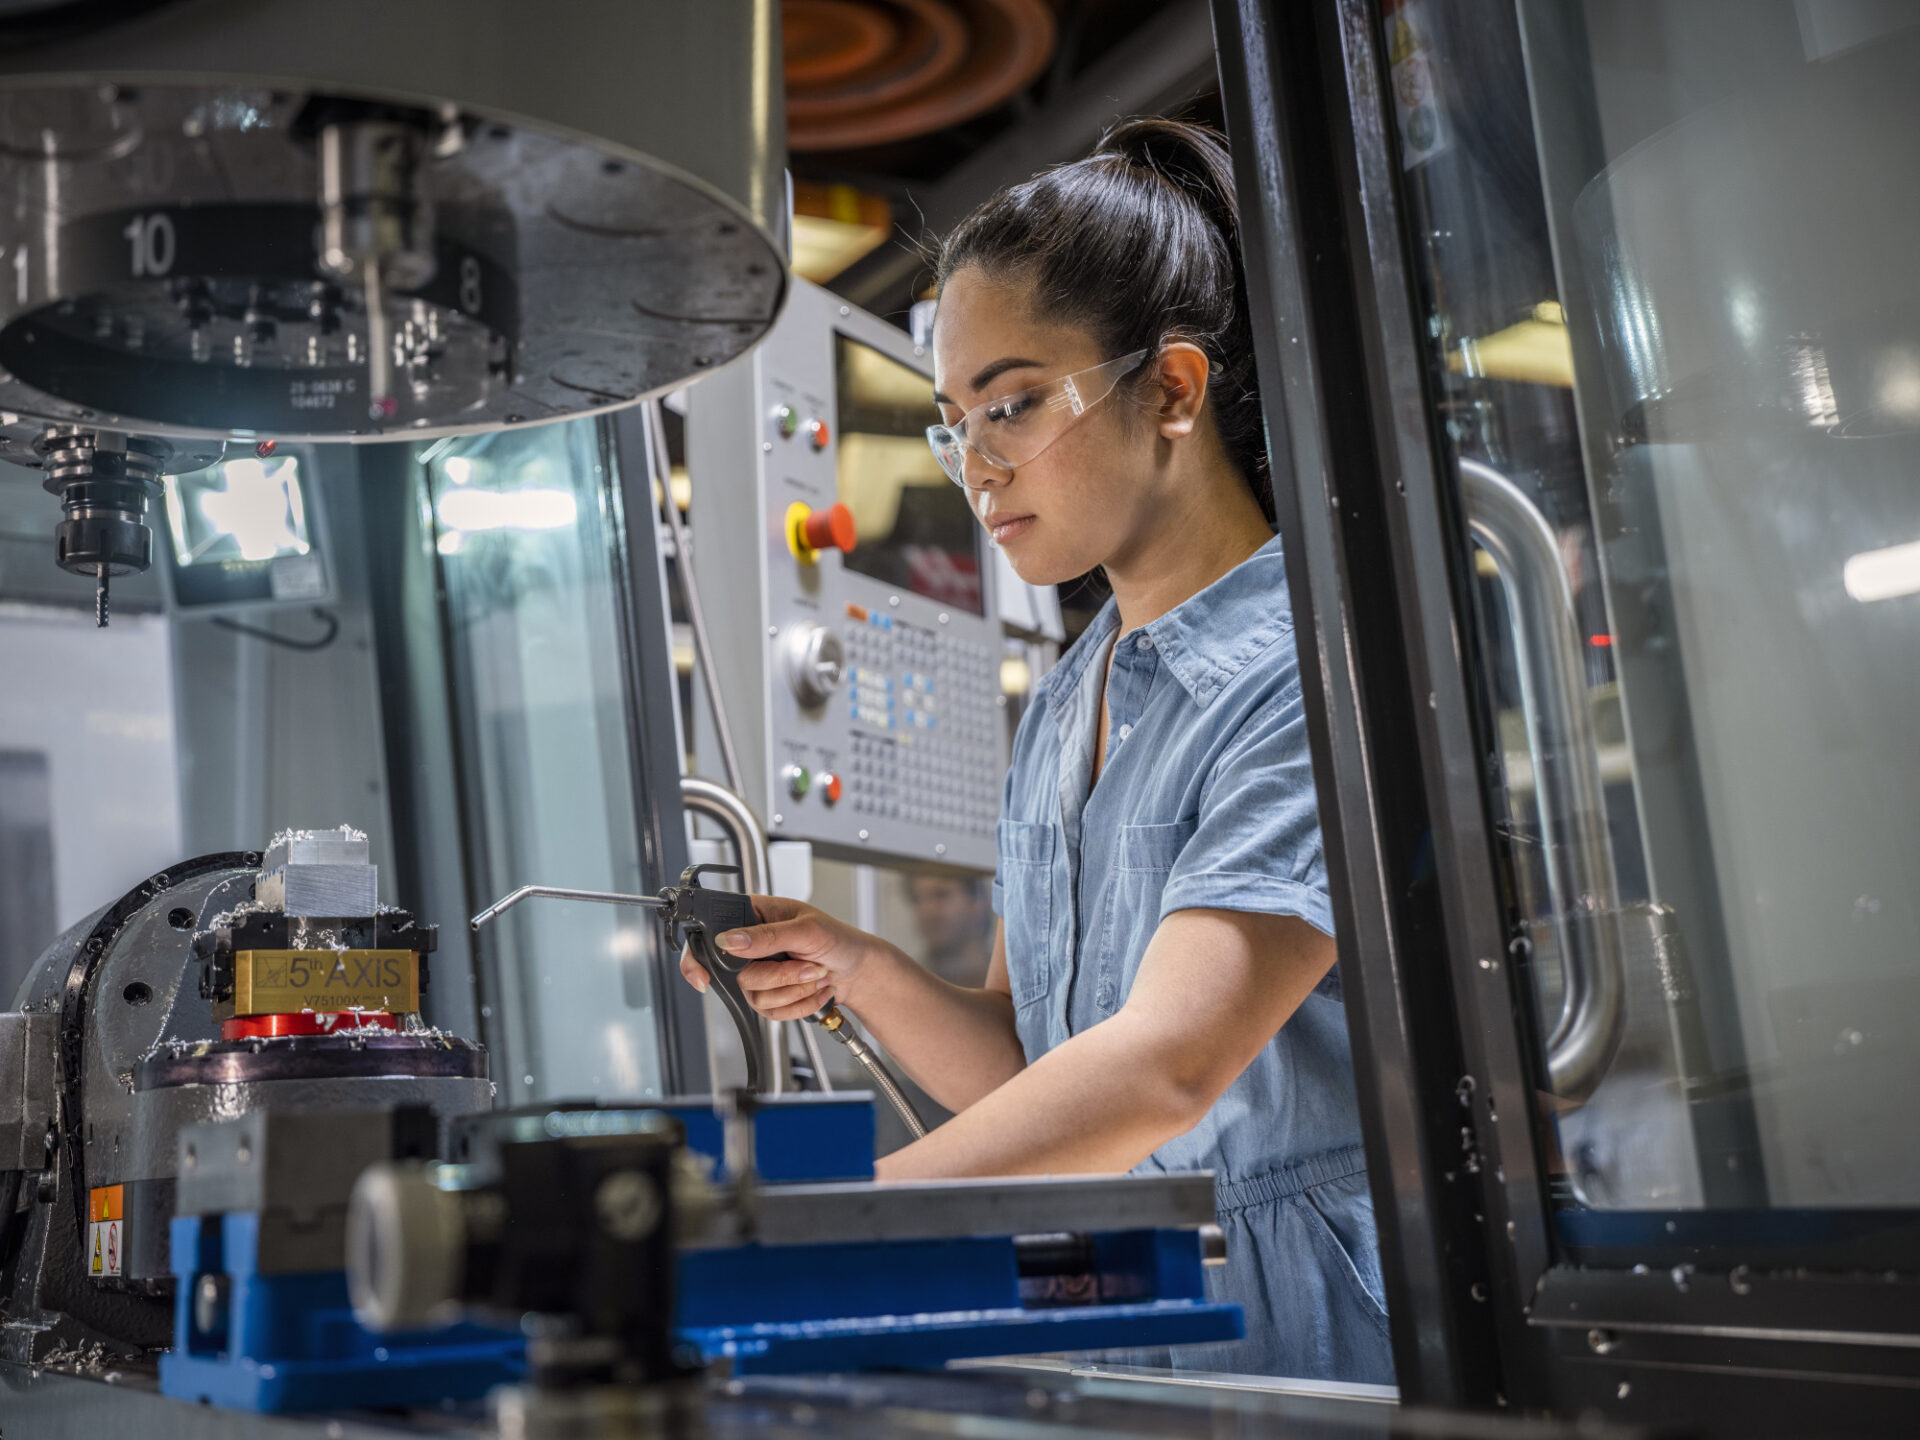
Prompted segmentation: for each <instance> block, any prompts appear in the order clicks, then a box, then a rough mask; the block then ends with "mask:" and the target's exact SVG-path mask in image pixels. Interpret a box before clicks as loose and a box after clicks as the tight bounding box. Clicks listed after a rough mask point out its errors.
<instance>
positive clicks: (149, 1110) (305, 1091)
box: [87, 1075, 493, 1185]
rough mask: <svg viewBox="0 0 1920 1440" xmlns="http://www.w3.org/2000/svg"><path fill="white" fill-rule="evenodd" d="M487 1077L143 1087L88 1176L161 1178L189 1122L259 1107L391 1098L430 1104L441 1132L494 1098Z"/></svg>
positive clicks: (324, 1107)
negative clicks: (120, 1142) (120, 1132)
mask: <svg viewBox="0 0 1920 1440" xmlns="http://www.w3.org/2000/svg"><path fill="white" fill-rule="evenodd" d="M492 1097H493V1085H492V1082H490V1081H488V1080H486V1079H484V1078H483V1079H470V1078H466V1077H450V1076H427V1077H414V1076H392V1075H379V1076H362V1077H358V1078H354V1079H334V1080H269V1081H263V1082H260V1083H257V1084H241V1085H170V1086H167V1087H166V1088H164V1089H159V1090H142V1091H141V1092H140V1093H139V1094H137V1095H135V1096H134V1097H133V1105H132V1107H131V1112H130V1119H131V1122H132V1123H131V1125H130V1127H129V1133H128V1135H127V1137H126V1144H125V1145H124V1146H123V1147H122V1148H121V1149H120V1150H119V1151H117V1152H115V1153H113V1154H111V1155H106V1156H102V1157H101V1158H100V1159H99V1160H97V1161H93V1162H91V1163H90V1168H89V1170H88V1172H87V1174H88V1178H89V1181H90V1183H92V1184H96V1185H115V1184H120V1183H122V1182H124V1181H129V1180H148V1179H161V1178H166V1177H168V1176H171V1175H173V1174H174V1173H175V1171H174V1166H175V1164H176V1163H177V1153H176V1150H175V1145H176V1140H175V1137H176V1136H178V1135H179V1133H180V1132H181V1131H182V1130H184V1129H186V1128H187V1127H188V1126H190V1125H201V1124H205V1123H206V1122H208V1121H214V1120H222V1119H226V1118H229V1117H233V1116H239V1115H246V1114H250V1113H252V1112H254V1111H259V1110H272V1111H275V1112H279V1113H281V1114H302V1115H305V1114H312V1113H313V1112H328V1111H360V1112H365V1111H368V1110H378V1109H382V1108H385V1107H387V1106H393V1105H428V1106H431V1107H432V1108H433V1111H434V1114H435V1116H436V1118H437V1119H438V1120H439V1122H440V1125H441V1129H442V1134H443V1138H444V1131H445V1127H446V1123H447V1121H448V1120H450V1119H451V1118H452V1117H453V1116H455V1115H469V1114H472V1113H474V1112H475V1111H478V1110H485V1109H487V1108H488V1107H489V1106H490V1105H491V1104H492V1103H493V1098H492Z"/></svg>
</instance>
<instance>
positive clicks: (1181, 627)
mask: <svg viewBox="0 0 1920 1440" xmlns="http://www.w3.org/2000/svg"><path fill="white" fill-rule="evenodd" d="M1286 582H1287V572H1286V562H1285V561H1284V560H1283V559H1282V558H1281V554H1280V537H1279V536H1278V535H1276V536H1274V537H1273V538H1272V539H1271V540H1269V541H1267V543H1266V544H1264V545H1262V546H1261V547H1260V548H1259V549H1258V550H1256V551H1254V552H1253V554H1251V555H1249V556H1248V557H1247V558H1246V559H1245V560H1243V561H1242V562H1241V563H1240V564H1238V565H1236V566H1234V567H1233V569H1231V570H1229V571H1228V572H1227V573H1226V574H1225V575H1222V576H1221V577H1220V578H1219V579H1218V580H1216V581H1214V582H1213V583H1212V584H1211V585H1209V586H1207V588H1206V589H1204V590H1202V591H1200V592H1199V593H1198V594H1197V595H1191V596H1189V597H1188V598H1187V599H1185V600H1182V601H1181V602H1180V603H1179V604H1178V605H1176V606H1174V607H1173V609H1171V610H1169V611H1168V612H1167V613H1166V614H1164V615H1162V616H1161V617H1160V618H1159V619H1157V620H1155V621H1153V622H1151V623H1150V624H1147V625H1143V626H1141V627H1140V630H1141V631H1144V632H1145V633H1146V634H1147V635H1149V636H1151V637H1152V639H1153V647H1154V650H1155V651H1156V652H1157V653H1158V654H1159V656H1160V659H1161V660H1162V661H1163V662H1164V663H1165V665H1166V667H1167V669H1168V671H1169V672H1171V673H1172V675H1173V677H1174V678H1175V679H1176V680H1178V681H1179V682H1180V685H1181V687H1182V688H1183V689H1185V690H1186V692H1187V693H1188V694H1189V695H1191V696H1192V697H1193V701H1194V703H1195V704H1196V705H1198V706H1199V707H1200V708H1201V709H1203V710H1204V709H1206V708H1207V706H1208V705H1210V704H1212V703H1213V699H1214V697H1215V696H1217V695H1218V694H1219V693H1220V692H1221V691H1222V690H1224V689H1226V687H1227V684H1228V682H1230V681H1231V680H1232V679H1233V677H1234V676H1236V675H1238V674H1239V673H1240V672H1241V671H1242V670H1244V669H1245V668H1246V667H1247V665H1248V664H1249V663H1250V662H1251V661H1252V660H1253V659H1254V658H1255V657H1257V656H1258V655H1260V654H1261V653H1262V652H1263V651H1265V650H1266V649H1267V648H1268V647H1269V646H1271V645H1272V644H1273V642H1274V641H1276V640H1278V639H1279V638H1280V637H1281V636H1282V635H1284V634H1286V633H1287V631H1288V630H1289V629H1291V628H1292V625H1293V616H1292V612H1291V609H1290V607H1289V605H1288V602H1287V584H1286ZM1119 628H1120V611H1119V607H1118V606H1117V605H1116V603H1115V602H1114V600H1113V598H1112V597H1111V596H1109V597H1108V598H1107V603H1106V604H1105V605H1102V606H1101V607H1100V613H1099V614H1098V615H1096V616H1094V618H1093V623H1092V624H1090V625H1088V626H1087V629H1086V633H1085V634H1083V635H1081V637H1080V638H1079V639H1078V640H1076V641H1074V643H1073V645H1072V647H1071V648H1070V649H1069V650H1068V651H1067V653H1066V654H1065V655H1063V656H1061V657H1060V663H1059V664H1058V665H1056V666H1054V668H1053V670H1052V672H1051V673H1050V674H1049V675H1047V677H1046V678H1045V679H1044V680H1042V681H1041V682H1040V684H1039V686H1038V687H1036V688H1037V692H1038V694H1039V695H1040V696H1041V697H1042V698H1045V699H1047V700H1049V701H1051V700H1052V699H1053V697H1054V696H1055V695H1057V694H1062V693H1067V692H1070V691H1071V689H1072V687H1073V686H1074V685H1076V684H1078V683H1079V680H1080V676H1081V675H1082V674H1083V673H1084V672H1085V670H1086V668H1087V666H1088V665H1090V664H1092V663H1093V661H1094V659H1095V658H1096V657H1097V656H1099V655H1101V654H1103V653H1104V652H1105V650H1106V641H1107V639H1108V637H1109V636H1111V635H1112V634H1113V633H1114V632H1115V631H1117V630H1118V629H1119ZM1136 633H1138V632H1136Z"/></svg>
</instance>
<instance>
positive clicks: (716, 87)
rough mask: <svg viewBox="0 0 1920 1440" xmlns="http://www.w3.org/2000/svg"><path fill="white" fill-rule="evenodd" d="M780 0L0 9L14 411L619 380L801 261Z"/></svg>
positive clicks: (742, 332) (3, 354) (748, 310)
mask: <svg viewBox="0 0 1920 1440" xmlns="http://www.w3.org/2000/svg"><path fill="white" fill-rule="evenodd" d="M778 45H779V27H778V23H777V20H776V15H775V4H774V0H704V3H702V4H699V5H689V4H686V3H684V0H568V3H566V4H564V5H543V6H535V5H527V4H525V3H521V0H330V3H328V4H326V5H315V4H312V3H311V0H172V3H165V0H162V3H139V0H76V3H68V4H64V5H52V4H27V5H19V4H14V5H9V6H4V7H0V197H4V203H0V370H3V371H4V374H0V412H6V413H4V414H0V422H4V423H13V422H15V421H16V418H17V417H20V416H26V417H31V418H33V419H37V420H43V421H46V422H49V423H51V424H54V425H62V426H74V427H83V428H85V429H87V430H91V431H106V432H122V433H129V434H142V435H160V436H173V437H200V438H219V439H225V438H234V437H251V436H263V437H273V438H276V439H283V440H284V439H314V440H340V439H375V438H379V437H381V436H391V435H393V434H395V433H405V434H410V435H442V434H452V433H457V432H462V431H469V430H488V429H497V428H500V427H502V426H510V425H518V424H523V423H526V424H531V423H536V422H540V421H545V420H551V419H556V418H560V417H563V416H568V415H579V414H582V413H585V412H590V411H597V410H604V409H608V408H611V407H614V406H618V405H622V404H625V403H627V402H629V401H632V400H636V399H639V398H641V397H642V396H645V395H648V394H652V393H655V392H658V391H661V390H664V389H667V388H669V387H672V386H675V385H678V384H681V383H683V382H685V381H686V380H687V379H689V378H691V377H694V376H697V375H699V374H701V373H703V372H704V371H706V370H708V369H711V368H714V367H717V366H719V365H722V364H724V363H726V361H728V360H729V359H731V358H733V357H734V356H735V355H738V354H739V353H741V352H742V351H744V350H746V349H747V348H749V347H750V346H752V345H753V344H754V343H755V342H756V341H757V340H759V339H760V337H761V336H762V334H764V333H765V331H766V329H767V328H768V326H769V325H770V324H771V323H772V322H773V319H774V316H775V314H776V313H777V312H778V310H779V308H780V304H781V301H782V299H783V296H784V293H785V288H786V269H785V262H784V258H783V257H784V253H785V246H784V243H783V242H782V241H781V240H780V239H778V238H777V237H779V236H780V235H781V233H782V230H783V227H784V224H785V220H784V208H785V207H784V200H783V198H782V194H783V192H782V188H781V182H780V175H781V170H782V167H783V164H784V154H783V152H782V148H781V137H782V133H783V128H784V119H783V114H782V102H781V90H780V82H779V77H778V73H777V70H776V65H775V57H776V55H777V54H778Z"/></svg>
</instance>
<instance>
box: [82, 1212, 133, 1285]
mask: <svg viewBox="0 0 1920 1440" xmlns="http://www.w3.org/2000/svg"><path fill="white" fill-rule="evenodd" d="M125 1223H126V1222H125V1221H121V1220H96V1221H94V1222H93V1223H92V1224H90V1225H89V1226H87V1273H88V1274H89V1275H118V1274H120V1273H121V1259H122V1253H121V1252H122V1249H123V1246H122V1241H123V1240H124V1238H125V1237H124V1236H123V1235H122V1234H121V1228H120V1227H121V1226H122V1225H123V1224H125Z"/></svg>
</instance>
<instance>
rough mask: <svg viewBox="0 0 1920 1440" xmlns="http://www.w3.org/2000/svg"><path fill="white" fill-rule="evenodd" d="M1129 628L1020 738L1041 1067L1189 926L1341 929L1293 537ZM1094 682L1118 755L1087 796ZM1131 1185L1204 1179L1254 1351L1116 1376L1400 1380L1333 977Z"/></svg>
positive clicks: (1013, 807) (1014, 821)
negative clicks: (1302, 657)
mask: <svg viewBox="0 0 1920 1440" xmlns="http://www.w3.org/2000/svg"><path fill="white" fill-rule="evenodd" d="M1119 628H1120V619H1119V612H1118V610H1117V609H1116V608H1115V606H1114V603H1113V602H1112V601H1111V600H1109V601H1108V602H1107V605H1106V607H1105V608H1104V609H1102V610H1101V612H1100V614H1099V615H1098V616H1097V617H1096V618H1095V620H1094V622H1093V624H1092V625H1091V626H1089V627H1088V629H1087V632H1086V633H1085V634H1084V635H1082V636H1081V637H1080V639H1079V640H1078V641H1076V642H1075V643H1074V645H1073V646H1072V647H1071V648H1070V649H1069V650H1068V651H1067V653H1066V654H1065V655H1064V656H1062V657H1061V660H1060V663H1059V665H1058V666H1056V667H1055V668H1054V670H1053V671H1052V673H1051V674H1049V675H1048V676H1047V677H1046V678H1045V679H1044V680H1042V681H1041V682H1040V684H1039V685H1038V686H1037V687H1036V688H1035V694H1034V700H1033V704H1032V706H1031V708H1030V709H1029V710H1028V712H1027V714H1026V715H1025V716H1024V717H1023V718H1022V720H1021V722H1020V730H1019V734H1018V736H1017V737H1016V739H1015V741H1014V747H1013V765H1012V768H1011V770H1010V771H1009V773H1008V776H1007V785H1006V794H1005V798H1004V801H1003V804H1002V809H1001V817H1002V818H1001V820H1000V826H999V835H998V843H999V870H998V873H997V874H996V875H995V877H994V884H993V904H994V909H995V911H996V912H998V913H999V914H1000V915H1001V916H1002V917H1003V919H1004V920H1005V922H1006V936H1007V970H1008V976H1009V979H1010V981H1011V984H1012V988H1013V1001H1014V1007H1015V1018H1016V1022H1017V1024H1018V1027H1019V1032H1020V1042H1021V1045H1022V1046H1023V1047H1024V1048H1025V1050H1026V1055H1027V1059H1028V1061H1029V1062H1031V1061H1033V1060H1035V1059H1037V1058H1038V1057H1039V1056H1041V1055H1043V1054H1045V1053H1046V1052H1047V1051H1048V1050H1051V1049H1052V1048H1053V1047H1054V1046H1056V1045H1060V1044H1063V1043H1064V1042H1065V1041H1066V1040H1067V1039H1068V1038H1069V1037H1071V1036H1073V1035H1076V1034H1078V1033H1079V1032H1081V1031H1082V1030H1085V1029H1088V1028H1089V1027H1091V1026H1094V1025H1097V1024H1099V1023H1100V1022H1101V1021H1102V1020H1105V1019H1107V1018H1108V1017H1109V1016H1111V1015H1112V1014H1113V1013H1114V1012H1115V1011H1116V1010H1118V1009H1119V1008H1120V1006H1121V1005H1123V1004H1124V1003H1125V1002H1126V999H1127V994H1128V991H1129V990H1130V989H1131V988H1132V986H1133V977H1134V975H1135V974H1136V973H1137V972H1138V970H1139V968H1140V960H1141V957H1142V956H1143V955H1144V954H1145V952H1146V948H1147V942H1148V941H1149V940H1151V939H1152V938H1153V933H1154V931H1155V929H1156V928H1158V926H1159V924H1160V922H1161V920H1163V919H1164V918H1165V917H1166V916H1168V915H1170V914H1172V913H1173V912H1174V911H1176V910H1185V909H1193V908H1209V909H1220V910H1241V911H1255V912H1259V913H1262V914H1272V915H1296V916H1299V917H1300V918H1301V919H1303V920H1305V921H1306V922H1307V923H1308V924H1310V925H1312V926H1314V927H1315V928H1316V929H1318V930H1321V931H1323V932H1325V933H1327V934H1332V933H1333V914H1332V907H1331V905H1330V903H1329V900H1328V896H1327V875H1326V863H1325V859H1324V857H1323V855H1322V852H1321V844H1320V822H1319V816H1318V812H1317V810H1316V808H1315V804H1314V792H1313V773H1312V768H1311V761H1310V759H1309V756H1308V751H1307V730H1306V715H1305V711H1304V708H1303V706H1302V703H1301V698H1300V679H1299V665H1298V661H1297V659H1296V657H1295V654H1294V644H1293V624H1292V619H1291V616H1290V614H1289V611H1288V606H1287V594H1286V583H1285V569H1284V563H1283V561H1282V559H1281V554H1280V541H1279V539H1278V538H1277V537H1276V538H1275V539H1273V540H1271V541H1269V542H1268V543H1267V544H1266V545H1264V546H1262V547H1261V548H1260V550H1258V551H1257V552H1256V553H1255V554H1254V555H1252V556H1251V557H1249V558H1248V559H1247V560H1246V561H1245V562H1244V563H1242V564H1241V565H1239V566H1237V567H1235V568H1234V569H1233V570H1232V571H1230V572H1229V573H1228V574H1226V575H1224V576H1223V577H1221V578H1220V579H1219V580H1217V581H1215V582H1214V583H1213V584H1212V585H1210V586H1208V587H1207V588H1206V589H1205V590H1202V591H1201V592H1200V593H1199V594H1197V595H1195V596H1193V597H1192V598H1191V599H1188V600H1186V601H1184V602H1183V603H1181V604H1180V605H1177V606H1175V607H1174V608H1173V609H1172V610H1169V611H1168V612H1167V613H1166V614H1164V615H1162V616H1161V617H1160V618H1159V619H1157V620H1155V621H1153V622H1152V623H1150V624H1148V625H1144V626H1142V627H1141V628H1139V629H1138V630H1134V631H1131V632H1129V633H1128V634H1127V635H1125V636H1117V632H1118V630H1119ZM1109 655H1111V657H1112V665H1111V669H1110V670H1109V667H1108V664H1107V661H1108V657H1109ZM1103 680H1104V683H1105V689H1106V700H1107V707H1108V725H1109V730H1108V742H1107V753H1106V758H1105V760H1104V762H1103V763H1102V765H1101V767H1100V779H1099V783H1098V784H1095V785H1092V786H1091V787H1090V786H1089V783H1088V782H1089V779H1090V776H1091V773H1092V768H1091V764H1090V760H1091V755H1092V749H1093V745H1094V743H1095V738H1096V736H1097V733H1098V724H1099V713H1100V697H1101V687H1102V682H1103ZM1160 1018H1161V1019H1162V1020H1164V1022H1165V1023H1166V1024H1168V1025H1179V1024H1180V1023H1181V1022H1182V1017H1181V1016H1180V1015H1179V1014H1178V1013H1174V1014H1169V1015H1166V1016H1163V1017H1160ZM1140 1168H1141V1169H1142V1170H1203V1169H1204V1170H1211V1171H1213V1172H1214V1176H1215V1190H1216V1197H1217V1199H1218V1203H1219V1209H1220V1218H1221V1224H1222V1226H1223V1228H1224V1229H1225V1230H1226V1232H1227V1240H1228V1251H1227V1253H1228V1261H1227V1264H1226V1266H1225V1267H1223V1268H1221V1269H1217V1270H1214V1271H1211V1272H1209V1285H1210V1288H1211V1289H1212V1290H1213V1292H1214V1293H1215V1294H1216V1295H1217V1296H1218V1297H1219V1298H1223V1299H1229V1300H1234V1301H1237V1302H1239V1303H1240V1304H1242V1305H1243V1306H1245V1307H1246V1311H1247V1338H1246V1340H1244V1341H1241V1342H1238V1343H1236V1344H1234V1345H1230V1346H1208V1347H1196V1348H1191V1349H1185V1350H1182V1351H1178V1352H1175V1353H1174V1354H1173V1355H1172V1356H1171V1357H1167V1356H1165V1355H1144V1354H1131V1355H1129V1356H1127V1357H1126V1358H1128V1359H1133V1360H1138V1361H1146V1362H1153V1361H1159V1362H1161V1363H1167V1362H1168V1360H1169V1358H1170V1362H1171V1363H1172V1364H1174V1365H1176V1366H1179V1367H1180V1368H1190V1369H1208V1370H1229V1371H1237V1372H1241V1373H1248V1374H1268V1375H1286V1376H1292V1377H1297V1378H1316V1379H1337V1380H1357V1381H1374V1382H1390V1381H1391V1380H1392V1378H1393V1364H1392V1360H1391V1357H1390V1354H1389V1351H1388V1346H1387V1329H1386V1310H1385V1305H1384V1302H1383V1301H1382V1298H1381V1294H1382V1290H1381V1280H1380V1260H1379V1247H1378V1244H1377V1242H1376V1240H1375V1237H1374V1228H1373V1205H1372V1201H1371V1199H1370V1197H1369V1195H1368V1192H1367V1182H1366V1166H1365V1161H1364V1159H1363V1157H1362V1155H1361V1150H1360V1122H1359V1113H1358V1107H1357V1103H1356V1100H1355V1096H1354V1088H1353V1066H1352V1057H1351V1054H1350V1051H1349V1048H1348V1042H1347V1021H1346V1013H1345V1006H1344V1005H1343V1004H1342V1002H1341V994H1340V978H1339V971H1338V970H1337V969H1336V970H1334V971H1333V972H1332V973H1330V974H1329V975H1328V976H1327V978H1326V979H1325V980H1323V981H1322V982H1321V983H1320V985H1319V986H1318V987H1317V988H1316V989H1315V990H1314V992H1313V994H1312V995H1310V996H1309V997H1308V998H1307V1000H1306V1001H1305V1003H1303V1004H1302V1005H1301V1006H1300V1008H1299V1009H1298V1010H1297V1011H1296V1012H1295V1013H1294V1015H1293V1017H1292V1018H1291V1019H1290V1020H1288V1021H1287V1023H1286V1024H1285V1025H1284V1026H1283V1027H1282V1028H1281V1029H1280V1031H1279V1032H1278V1033H1277V1034H1276V1035H1275V1036H1274V1037H1273V1039H1272V1040H1270V1041H1269V1042H1268V1043H1267V1045H1266V1047H1265V1048H1264V1049H1263V1050H1262V1051H1261V1052H1260V1054H1259V1055H1258V1056H1257V1057H1256V1058H1255V1060H1254V1061H1253V1063H1252V1064H1251V1065H1249V1066H1248V1067H1247V1068H1246V1070H1245V1071H1244V1072H1243V1073H1242V1074H1241V1076H1240V1078H1239V1079H1238V1080H1236V1081H1234V1083H1233V1084H1232V1085H1231V1086H1230V1087H1229V1088H1228V1089H1227V1092H1226V1093H1225V1094H1224V1095H1222V1096H1221V1097H1220V1099H1219V1100H1217V1101H1216V1102H1215V1103H1214V1105H1213V1108H1212V1109H1210V1110H1209V1111H1208V1112H1207V1115H1206V1118H1205V1119H1203V1120H1202V1121H1201V1122H1200V1123H1199V1124H1198V1125H1197V1126H1195V1127H1194V1128H1193V1129H1192V1130H1190V1131H1188V1132H1187V1133H1186V1134H1184V1135H1182V1136H1180V1137H1178V1138H1177V1139H1174V1140H1170V1141H1168V1142H1167V1143H1166V1144H1165V1145H1163V1146H1161V1147H1160V1149H1159V1150H1157V1151H1155V1152H1154V1154H1153V1155H1152V1156H1150V1157H1149V1158H1148V1159H1147V1160H1146V1161H1145V1162H1144V1164H1142V1165H1141V1166H1140Z"/></svg>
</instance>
